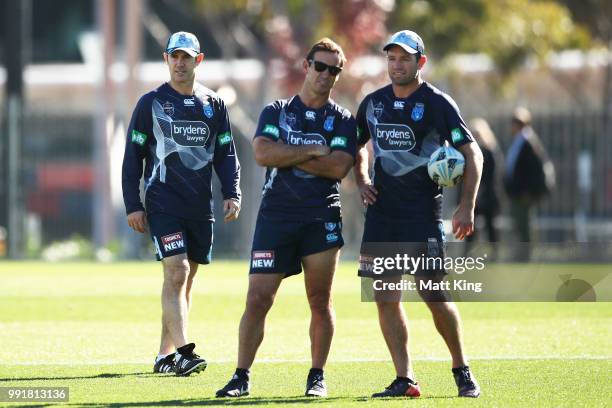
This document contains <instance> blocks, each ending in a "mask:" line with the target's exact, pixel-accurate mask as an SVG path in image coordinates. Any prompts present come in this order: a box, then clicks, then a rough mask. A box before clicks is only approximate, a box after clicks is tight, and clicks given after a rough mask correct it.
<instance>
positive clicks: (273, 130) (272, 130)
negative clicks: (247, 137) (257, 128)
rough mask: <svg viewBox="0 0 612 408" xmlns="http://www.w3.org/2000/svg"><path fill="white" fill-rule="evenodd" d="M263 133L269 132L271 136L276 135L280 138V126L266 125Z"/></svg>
mask: <svg viewBox="0 0 612 408" xmlns="http://www.w3.org/2000/svg"><path fill="white" fill-rule="evenodd" d="M262 133H267V134H269V135H271V136H274V137H275V138H277V139H278V136H279V131H278V128H277V127H276V126H274V125H266V126H264V128H263V131H262Z"/></svg>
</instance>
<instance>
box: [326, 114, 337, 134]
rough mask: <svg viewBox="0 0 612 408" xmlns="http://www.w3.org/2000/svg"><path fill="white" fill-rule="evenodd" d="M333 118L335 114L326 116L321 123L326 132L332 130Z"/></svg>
mask: <svg viewBox="0 0 612 408" xmlns="http://www.w3.org/2000/svg"><path fill="white" fill-rule="evenodd" d="M334 119H336V117H335V116H328V117H326V118H325V122H324V123H323V129H325V130H326V131H327V132H331V131H332V130H334Z"/></svg>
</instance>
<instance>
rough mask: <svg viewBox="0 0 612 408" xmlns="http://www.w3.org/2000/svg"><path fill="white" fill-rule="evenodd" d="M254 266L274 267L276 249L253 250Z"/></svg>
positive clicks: (252, 262)
mask: <svg viewBox="0 0 612 408" xmlns="http://www.w3.org/2000/svg"><path fill="white" fill-rule="evenodd" d="M251 267H252V268H274V251H253V252H252V254H251Z"/></svg>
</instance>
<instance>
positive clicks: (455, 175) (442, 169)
mask: <svg viewBox="0 0 612 408" xmlns="http://www.w3.org/2000/svg"><path fill="white" fill-rule="evenodd" d="M464 168H465V158H464V157H463V155H462V154H461V152H459V150H457V149H455V148H454V147H451V146H447V145H444V146H441V147H440V148H439V149H437V150H436V151H435V152H433V153H432V155H431V156H430V157H429V162H428V163H427V172H428V173H429V177H431V179H432V180H433V182H434V183H436V184H437V185H439V186H440V187H454V186H456V185H457V184H459V182H460V181H461V179H462V178H463V169H464Z"/></svg>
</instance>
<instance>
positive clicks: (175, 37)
mask: <svg viewBox="0 0 612 408" xmlns="http://www.w3.org/2000/svg"><path fill="white" fill-rule="evenodd" d="M176 50H182V51H185V52H186V53H187V54H189V55H191V56H192V57H195V56H196V55H198V54H199V53H200V42H199V41H198V39H197V38H196V36H195V35H193V34H191V33H188V32H186V31H179V32H177V33H174V34H172V35H171V36H170V38H168V44H167V45H166V52H167V53H168V54H172V53H173V52H174V51H176Z"/></svg>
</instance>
